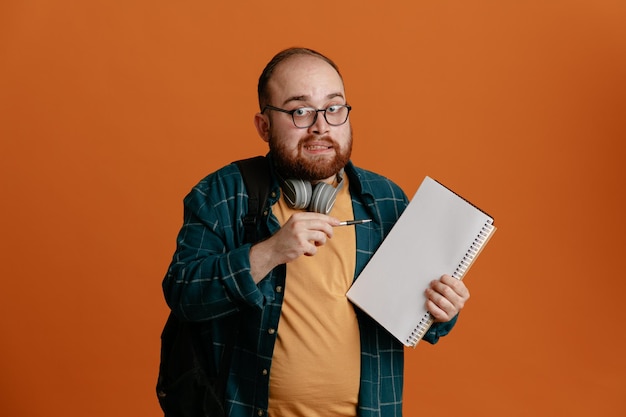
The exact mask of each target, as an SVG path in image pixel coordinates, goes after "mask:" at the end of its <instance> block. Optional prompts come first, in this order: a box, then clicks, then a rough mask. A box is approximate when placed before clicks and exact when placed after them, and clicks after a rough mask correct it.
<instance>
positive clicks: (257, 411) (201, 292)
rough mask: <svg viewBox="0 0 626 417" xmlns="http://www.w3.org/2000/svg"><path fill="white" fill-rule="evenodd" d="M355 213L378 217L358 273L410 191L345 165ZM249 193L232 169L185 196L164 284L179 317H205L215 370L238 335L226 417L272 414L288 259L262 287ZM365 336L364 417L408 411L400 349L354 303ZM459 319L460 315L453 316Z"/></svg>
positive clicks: (264, 227)
mask: <svg viewBox="0 0 626 417" xmlns="http://www.w3.org/2000/svg"><path fill="white" fill-rule="evenodd" d="M346 175H348V177H349V184H350V194H351V196H352V205H353V210H354V217H355V218H357V219H359V218H371V219H373V221H372V222H370V223H366V224H361V225H357V226H356V240H357V242H356V246H357V253H356V270H355V278H356V277H357V276H358V275H359V273H360V272H361V271H362V270H363V267H364V266H365V264H366V263H367V262H368V261H369V259H370V258H371V257H372V255H373V254H374V251H375V250H376V249H377V248H378V246H379V245H380V244H381V242H382V241H383V238H384V237H385V236H386V235H387V234H388V233H389V231H390V230H391V227H392V226H393V225H394V224H395V222H396V220H397V219H398V217H399V216H400V214H401V213H402V211H403V210H404V209H405V208H406V206H407V204H408V199H407V197H406V195H405V194H404V192H403V191H402V190H401V189H400V188H399V187H398V186H397V185H396V184H394V183H393V182H391V181H390V180H388V179H386V178H384V177H382V176H380V175H377V174H375V173H372V172H370V171H366V170H363V169H360V168H357V167H355V166H354V165H352V163H350V164H348V166H347V167H346ZM279 195H280V187H279V184H278V182H277V181H276V180H275V179H274V180H273V184H272V188H271V193H270V198H269V201H268V205H267V208H266V211H265V213H264V219H265V221H263V222H260V225H259V231H260V233H261V235H262V236H270V235H271V234H273V233H275V232H276V231H277V230H278V229H279V228H280V225H279V224H278V221H277V220H276V218H275V217H274V216H273V215H272V213H271V206H272V205H273V204H274V203H275V202H276V201H277V200H278V198H279ZM247 209H248V194H247V192H246V189H245V186H244V183H243V179H242V177H241V174H240V173H239V170H238V168H237V166H236V165H234V164H230V165H227V166H225V167H223V168H222V169H220V170H218V171H216V172H214V173H212V174H210V175H209V176H207V177H206V178H204V179H203V180H202V181H200V182H199V183H198V184H197V185H196V186H195V187H194V188H193V189H192V190H191V192H190V193H189V194H188V195H187V196H186V197H185V200H184V222H183V226H182V228H181V230H180V232H179V235H178V238H177V248H176V252H175V254H174V257H173V260H172V263H171V265H170V267H169V269H168V271H167V275H166V276H165V278H164V280H163V290H164V294H165V299H166V301H167V303H168V305H169V306H170V308H171V309H172V310H173V311H174V313H175V314H176V315H177V316H178V317H179V318H181V319H182V320H189V321H199V322H203V323H204V325H203V328H204V331H203V339H204V343H205V346H206V349H207V352H209V354H210V358H212V365H213V366H214V367H215V368H214V369H213V371H214V372H217V369H219V360H220V357H221V354H222V351H223V347H224V343H225V340H227V338H228V337H229V334H236V336H235V338H236V342H235V347H234V352H233V356H232V365H231V367H230V372H229V377H228V383H227V387H226V408H227V415H228V416H229V417H263V416H266V415H267V407H268V398H269V373H270V371H271V365H272V353H273V349H274V342H275V340H276V332H277V328H278V321H279V318H280V311H281V306H282V301H283V294H284V288H285V273H286V268H285V265H280V266H278V267H276V268H275V269H274V270H273V271H271V272H270V273H269V274H268V276H267V277H265V278H264V279H263V280H262V281H261V282H260V283H258V284H256V283H255V282H254V281H253V280H252V277H251V275H250V262H249V256H248V254H249V250H250V244H244V243H243V241H244V228H243V223H242V219H243V217H244V216H245V214H246V212H247ZM357 315H358V318H359V328H360V335H361V382H360V391H359V408H358V412H359V417H400V416H402V384H403V369H404V348H403V345H402V344H401V343H399V342H398V341H397V340H396V339H394V338H393V337H392V336H391V335H390V334H389V333H387V332H386V331H385V330H384V329H383V328H381V327H380V326H379V325H378V324H376V323H375V322H374V321H373V320H372V319H370V318H369V317H368V316H366V315H365V314H364V313H362V312H360V311H359V310H358V309H357ZM455 320H456V318H455ZM455 320H452V321H451V322H448V323H440V324H437V325H435V326H433V327H432V328H431V329H430V331H429V332H428V333H427V335H426V336H425V338H424V339H425V340H426V341H428V342H430V343H435V342H437V340H438V339H439V337H440V336H443V335H445V334H447V333H448V332H449V330H450V329H451V328H452V326H453V325H454V322H455Z"/></svg>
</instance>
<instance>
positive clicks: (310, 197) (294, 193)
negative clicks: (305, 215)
mask: <svg viewBox="0 0 626 417" xmlns="http://www.w3.org/2000/svg"><path fill="white" fill-rule="evenodd" d="M281 183H282V189H283V193H284V195H285V201H286V202H287V204H288V205H289V207H291V208H293V209H297V210H301V209H307V210H309V211H313V212H315V213H322V214H328V213H330V211H331V210H332V208H333V206H334V205H335V200H336V199H337V194H339V191H340V190H341V189H342V188H343V170H341V171H340V172H339V173H338V174H337V187H333V186H332V185H330V184H326V183H325V182H319V183H317V184H315V185H314V186H313V185H311V183H310V182H309V181H303V180H298V179H295V180H294V179H289V180H282V179H281Z"/></svg>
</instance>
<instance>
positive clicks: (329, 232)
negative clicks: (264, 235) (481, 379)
mask: <svg viewBox="0 0 626 417" xmlns="http://www.w3.org/2000/svg"><path fill="white" fill-rule="evenodd" d="M338 223H339V220H338V219H335V218H334V217H330V216H327V215H324V214H319V213H311V212H302V213H296V214H294V215H293V216H291V217H290V218H289V220H288V221H287V222H286V223H285V224H284V225H283V227H282V228H281V229H280V230H279V231H278V233H276V235H274V237H273V238H274V239H275V240H276V241H277V242H278V243H277V245H276V249H277V251H279V252H280V255H279V256H280V257H281V258H282V259H283V260H284V262H290V261H293V260H294V259H296V258H298V257H299V256H302V255H307V256H313V255H315V254H316V253H317V251H318V248H319V247H320V246H323V245H325V244H326V242H327V241H328V239H330V238H332V236H333V226H335V225H337V224H338Z"/></svg>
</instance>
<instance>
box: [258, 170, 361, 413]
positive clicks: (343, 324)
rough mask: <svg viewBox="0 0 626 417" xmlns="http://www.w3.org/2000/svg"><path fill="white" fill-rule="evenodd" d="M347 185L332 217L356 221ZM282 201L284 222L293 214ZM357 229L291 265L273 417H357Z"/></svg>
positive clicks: (337, 233) (343, 230)
mask: <svg viewBox="0 0 626 417" xmlns="http://www.w3.org/2000/svg"><path fill="white" fill-rule="evenodd" d="M344 181H345V182H346V183H345V184H344V186H343V188H342V189H341V191H340V192H339V194H338V196H337V200H336V202H335V205H334V207H333V209H332V211H331V212H330V215H331V216H334V217H337V218H338V219H340V220H347V219H352V216H353V211H352V202H351V199H350V193H349V191H348V184H347V178H344ZM296 211H297V210H293V209H291V208H289V207H288V206H287V204H286V203H285V201H284V199H283V198H282V197H281V199H280V200H279V202H278V203H276V205H275V206H274V207H273V212H274V214H275V215H276V217H277V218H278V221H279V222H280V224H281V225H283V224H284V223H285V222H286V221H287V220H288V219H289V218H290V217H291V215H292V214H293V213H295V212H296ZM355 258H356V236H355V231H354V227H353V226H345V227H335V228H334V229H333V237H332V239H329V240H327V243H326V244H325V245H324V246H321V247H319V248H318V251H317V254H315V255H314V256H301V257H300V258H298V259H296V260H295V261H293V262H290V263H288V264H287V279H286V283H285V296H284V301H283V306H282V311H281V316H280V321H279V324H278V333H277V334H278V337H277V340H276V346H275V348H274V356H273V358H272V368H271V373H270V398H269V415H270V416H271V417H302V416H306V417H328V416H333V417H340V416H341V417H343V416H346V417H347V416H350V417H355V416H356V409H357V402H358V395H359V381H360V373H361V369H360V368H361V362H360V361H361V347H360V338H359V327H358V322H357V318H356V314H355V312H354V308H353V306H352V304H350V302H349V301H348V299H347V298H346V292H347V291H348V288H349V287H350V285H351V284H352V280H353V277H354V270H355V266H356V265H355V263H356V259H355Z"/></svg>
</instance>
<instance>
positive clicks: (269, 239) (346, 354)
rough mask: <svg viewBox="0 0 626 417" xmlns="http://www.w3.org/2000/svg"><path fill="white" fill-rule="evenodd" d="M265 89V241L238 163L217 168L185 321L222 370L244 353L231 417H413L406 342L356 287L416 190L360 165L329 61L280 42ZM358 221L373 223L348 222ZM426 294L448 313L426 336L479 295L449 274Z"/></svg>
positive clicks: (179, 312)
mask: <svg viewBox="0 0 626 417" xmlns="http://www.w3.org/2000/svg"><path fill="white" fill-rule="evenodd" d="M258 96H259V106H260V107H259V109H260V112H259V113H257V114H256V115H255V116H254V125H255V127H256V130H257V132H258V134H259V136H260V137H261V138H262V139H263V140H264V141H265V142H267V143H268V145H269V152H268V154H267V156H266V158H267V159H268V161H269V170H270V175H271V178H272V184H271V190H270V197H269V199H268V201H267V203H266V204H267V205H266V215H265V216H264V218H263V222H262V224H261V225H260V230H261V232H262V234H263V239H262V240H261V241H259V242H258V243H254V244H251V243H245V241H244V234H245V233H244V230H243V225H242V221H241V219H242V218H243V216H244V215H245V214H246V210H247V207H248V206H247V203H248V191H247V190H246V188H245V185H244V182H243V180H242V176H241V173H240V172H239V169H238V167H237V166H236V165H235V164H229V165H226V166H224V167H223V168H221V169H219V170H218V171H216V172H214V173H212V174H210V175H208V176H207V177H206V178H204V179H203V180H202V181H200V182H199V183H198V184H197V185H196V186H195V187H194V188H193V190H192V191H191V192H190V193H189V194H188V195H187V197H186V198H185V201H184V209H185V216H184V223H183V226H182V228H181V230H180V233H179V235H178V239H177V248H176V252H175V254H174V257H173V260H172V263H171V265H170V267H169V269H168V271H167V274H166V276H165V278H164V280H163V289H164V294H165V298H166V301H167V303H168V305H169V307H170V308H171V309H172V312H173V314H174V315H176V317H178V318H179V319H180V320H181V321H189V322H200V323H202V328H203V330H202V331H201V333H202V337H203V339H202V342H203V349H204V350H205V351H206V353H207V357H208V358H209V360H210V362H211V368H212V369H213V370H214V371H216V370H219V369H220V368H223V367H224V363H223V362H222V358H223V357H225V356H228V357H229V358H230V361H229V363H227V364H226V368H227V378H226V382H225V388H224V395H223V398H221V399H220V401H222V404H223V407H224V410H225V415H226V416H228V417H253V416H254V417H263V416H266V415H269V416H271V417H329V416H336V417H356V416H359V417H374V416H375V417H391V416H393V417H398V416H401V415H402V388H403V360H404V356H403V345H402V344H401V343H400V342H399V341H397V340H395V339H394V338H393V337H392V336H391V335H390V334H389V333H387V332H386V331H385V330H384V329H383V328H382V327H380V326H379V325H378V324H377V323H376V322H374V321H373V320H372V319H370V318H369V317H368V316H366V315H365V314H364V313H362V312H361V311H359V310H358V309H357V308H355V307H354V306H353V305H352V304H351V303H350V302H349V301H348V299H347V298H346V295H345V294H346V292H347V290H348V288H349V287H350V285H351V284H352V283H353V281H354V280H355V279H356V278H357V277H358V275H359V273H360V272H361V271H362V269H363V268H364V266H365V265H366V263H367V262H368V260H369V259H370V258H371V256H372V255H373V253H374V251H375V250H376V249H377V248H378V246H379V245H380V244H381V242H382V241H383V239H384V238H385V236H386V235H387V234H388V233H389V231H390V230H391V228H392V226H393V225H394V224H395V222H396V221H397V219H398V217H399V216H400V214H401V213H402V211H403V210H404V209H405V207H406V206H407V204H408V199H407V196H406V195H405V194H404V192H403V191H402V190H401V189H400V188H399V187H398V186H397V185H396V184H394V183H393V182H392V181H390V180H389V179H387V178H385V177H383V176H381V175H378V174H375V173H373V172H371V171H367V170H364V169H362V168H358V167H356V166H355V165H353V163H352V162H351V159H350V156H351V150H352V128H351V125H350V118H349V114H350V111H351V109H352V107H351V106H350V105H349V104H348V101H347V97H346V92H345V89H344V83H343V79H342V76H341V74H340V72H339V70H338V68H337V66H336V65H335V64H334V63H333V61H331V60H330V59H329V58H327V57H325V56H324V55H322V54H320V53H318V52H316V51H313V50H311V49H306V48H290V49H287V50H285V51H282V52H280V53H279V54H277V55H276V56H275V57H274V58H273V59H272V60H271V61H270V62H269V63H268V64H267V66H266V67H265V69H264V70H263V72H262V74H261V76H260V78H259V84H258ZM347 219H368V220H371V221H369V222H367V223H361V224H357V225H354V226H347V227H339V226H340V224H341V223H340V222H341V221H345V220H347ZM426 296H427V299H428V301H427V309H428V310H429V311H430V312H431V314H432V315H433V316H434V318H435V319H436V323H435V325H433V326H432V327H431V328H430V330H429V331H428V333H427V334H426V336H425V337H424V340H426V341H428V342H430V343H435V342H437V340H438V339H439V337H441V336H443V335H445V334H447V333H448V332H449V331H450V329H451V328H452V327H453V325H454V323H455V321H456V317H457V315H458V313H459V311H460V310H461V308H462V307H463V306H464V304H465V302H466V301H467V299H468V298H469V291H468V290H467V288H466V287H465V285H464V284H463V282H462V281H458V280H456V279H453V278H451V277H449V276H445V275H444V276H443V277H441V279H440V280H438V281H436V282H434V283H433V284H432V286H431V287H430V288H429V289H428V290H427V291H426ZM234 317H236V318H237V319H236V320H231V319H232V318H234ZM232 335H235V336H234V340H235V342H234V345H233V346H232V348H231V349H232V352H229V354H228V355H224V356H223V351H224V350H225V346H227V344H226V342H225V340H227V339H228V338H229V337H232Z"/></svg>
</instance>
